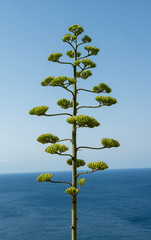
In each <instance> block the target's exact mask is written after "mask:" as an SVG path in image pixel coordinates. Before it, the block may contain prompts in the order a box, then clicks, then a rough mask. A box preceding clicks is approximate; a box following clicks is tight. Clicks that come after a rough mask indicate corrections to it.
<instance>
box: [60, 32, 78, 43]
mask: <svg viewBox="0 0 151 240" xmlns="http://www.w3.org/2000/svg"><path fill="white" fill-rule="evenodd" d="M76 38H77V37H76V36H75V35H71V34H69V33H67V34H66V35H65V36H64V37H63V38H62V41H63V42H67V43H68V42H71V41H75V39H76Z"/></svg>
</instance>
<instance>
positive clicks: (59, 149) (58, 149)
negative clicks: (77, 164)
mask: <svg viewBox="0 0 151 240" xmlns="http://www.w3.org/2000/svg"><path fill="white" fill-rule="evenodd" d="M68 150H69V148H68V147H67V146H66V145H63V144H62V145H61V144H56V143H55V144H53V145H51V146H48V147H47V148H46V149H45V151H46V152H47V153H50V154H58V153H63V152H66V151H68Z"/></svg>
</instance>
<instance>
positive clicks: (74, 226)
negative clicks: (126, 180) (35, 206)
mask: <svg viewBox="0 0 151 240" xmlns="http://www.w3.org/2000/svg"><path fill="white" fill-rule="evenodd" d="M76 59H77V41H76V42H75V61H76ZM74 78H75V79H76V66H74ZM73 93H74V94H73V115H76V99H77V95H76V83H75V84H73ZM76 147H77V146H76V124H72V156H73V159H72V186H73V187H75V188H76V187H77V179H76V175H77V166H76V159H77V151H76ZM71 228H72V240H77V196H76V195H75V196H72V227H71Z"/></svg>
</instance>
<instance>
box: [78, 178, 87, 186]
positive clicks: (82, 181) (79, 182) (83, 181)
mask: <svg viewBox="0 0 151 240" xmlns="http://www.w3.org/2000/svg"><path fill="white" fill-rule="evenodd" d="M85 183H86V180H85V178H81V179H79V180H78V184H79V186H80V187H81V186H82V185H83V184H85Z"/></svg>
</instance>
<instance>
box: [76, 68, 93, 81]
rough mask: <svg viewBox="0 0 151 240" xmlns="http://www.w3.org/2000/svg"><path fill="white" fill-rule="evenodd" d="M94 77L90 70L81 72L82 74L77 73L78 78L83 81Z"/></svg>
mask: <svg viewBox="0 0 151 240" xmlns="http://www.w3.org/2000/svg"><path fill="white" fill-rule="evenodd" d="M90 76H92V72H91V71H90V70H86V71H82V72H81V71H80V72H76V77H77V78H79V77H80V78H82V79H87V78H88V77H90Z"/></svg>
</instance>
